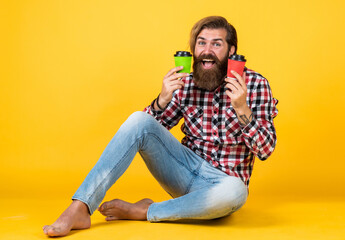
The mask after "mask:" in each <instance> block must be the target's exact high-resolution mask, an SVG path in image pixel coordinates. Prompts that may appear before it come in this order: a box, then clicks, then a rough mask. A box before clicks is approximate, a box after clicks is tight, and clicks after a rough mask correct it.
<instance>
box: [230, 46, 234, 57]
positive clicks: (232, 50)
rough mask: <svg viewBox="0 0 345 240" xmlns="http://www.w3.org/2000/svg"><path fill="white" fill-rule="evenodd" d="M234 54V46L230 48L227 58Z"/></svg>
mask: <svg viewBox="0 0 345 240" xmlns="http://www.w3.org/2000/svg"><path fill="white" fill-rule="evenodd" d="M234 53H235V46H231V48H230V51H229V57H230V56H231V55H232V54H234Z"/></svg>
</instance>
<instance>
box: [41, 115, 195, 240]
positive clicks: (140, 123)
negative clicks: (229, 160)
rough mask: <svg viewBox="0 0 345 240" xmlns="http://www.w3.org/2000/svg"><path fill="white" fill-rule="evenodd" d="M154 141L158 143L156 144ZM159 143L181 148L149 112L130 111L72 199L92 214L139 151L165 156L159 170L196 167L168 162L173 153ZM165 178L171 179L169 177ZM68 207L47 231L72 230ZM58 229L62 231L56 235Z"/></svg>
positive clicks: (183, 188)
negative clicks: (67, 222)
mask: <svg viewBox="0 0 345 240" xmlns="http://www.w3.org/2000/svg"><path fill="white" fill-rule="evenodd" d="M157 143H159V144H160V145H158V146H157V145H155V144H157ZM175 145H176V146H175ZM160 146H164V149H165V150H167V149H173V150H175V149H177V148H178V147H183V146H182V145H181V144H180V143H179V142H178V141H177V140H176V139H175V138H174V137H173V136H172V135H171V133H170V132H169V131H168V130H166V129H165V128H164V127H163V126H161V125H160V124H159V123H158V122H157V121H156V120H155V119H154V118H152V117H151V116H149V115H148V114H146V113H143V112H137V113H134V114H132V115H131V116H130V117H129V118H128V120H127V121H126V122H125V123H124V124H123V125H122V126H121V128H120V129H119V131H118V132H117V133H116V135H115V136H114V138H113V139H112V140H111V141H110V143H109V144H108V146H107V147H106V149H105V150H104V152H103V154H102V155H101V157H100V159H99V161H98V162H97V164H96V165H95V166H94V168H93V169H92V170H91V171H90V173H89V174H88V176H87V177H86V179H85V180H84V182H83V183H82V185H81V186H80V187H79V189H78V190H77V192H76V193H75V195H74V196H73V200H79V201H81V202H83V203H84V204H85V205H86V206H87V208H88V211H89V214H92V213H93V212H94V211H95V210H96V209H97V207H98V205H99V204H100V203H101V201H102V200H103V198H104V196H105V194H106V191H107V190H108V189H109V188H110V187H111V186H112V185H113V184H114V183H115V182H116V180H117V179H118V178H119V177H120V176H121V175H122V174H123V173H124V172H125V170H126V169H127V168H128V166H129V165H130V163H131V162H132V160H133V158H134V156H135V154H136V153H137V152H138V151H140V152H143V153H147V152H153V153H152V156H156V157H161V159H164V161H156V164H155V165H156V166H159V163H161V164H163V166H160V167H158V169H165V168H166V167H167V166H169V163H172V164H175V165H176V164H177V165H179V166H184V169H186V170H187V168H190V167H195V166H194V165H193V164H191V163H188V164H185V163H182V162H179V161H178V159H177V160H176V161H168V160H169V158H170V157H171V156H173V155H174V153H171V152H170V151H165V150H164V151H161V150H160ZM184 149H186V148H184ZM182 152H183V151H182ZM184 152H186V153H181V154H182V155H185V154H187V155H188V154H190V151H189V152H188V151H184ZM181 157H182V156H181ZM173 168H174V167H168V168H167V170H169V171H170V170H171V169H173ZM170 172H171V171H170ZM188 172H189V170H188ZM176 174H177V175H179V174H180V173H178V172H177V173H176ZM166 180H170V177H169V178H168V179H166ZM186 182H190V181H186ZM179 186H180V188H179V191H181V192H183V191H185V187H186V186H183V184H182V183H181V184H180V185H179ZM179 191H177V192H179ZM179 194H181V193H179ZM79 201H78V202H79ZM75 202H77V201H75ZM72 204H73V203H72ZM71 206H72V205H71ZM71 206H70V207H69V208H68V209H66V211H65V212H64V213H63V214H62V215H61V216H60V218H59V219H58V220H57V221H56V222H55V223H54V224H53V225H51V226H46V227H45V230H46V231H45V233H46V234H48V235H51V236H53V235H54V236H61V235H66V234H67V233H68V232H69V231H70V230H71V229H74V226H75V222H74V221H75V218H74V217H73V216H74V215H75V214H76V213H75V212H73V211H72V210H71V209H72V207H71ZM66 216H69V220H68V221H69V222H70V223H69V224H68V226H66V225H65V224H63V222H66V221H67V220H66ZM88 217H89V216H88ZM73 219H74V220H73ZM76 228H77V227H76ZM48 229H59V231H55V232H54V233H53V234H51V232H52V231H48ZM59 232H60V233H63V234H60V235H59Z"/></svg>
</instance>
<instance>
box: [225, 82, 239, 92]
mask: <svg viewBox="0 0 345 240" xmlns="http://www.w3.org/2000/svg"><path fill="white" fill-rule="evenodd" d="M225 87H227V88H229V89H230V90H231V91H232V92H234V91H236V92H237V91H238V88H237V87H236V86H235V85H234V84H232V83H227V84H226V85H225Z"/></svg>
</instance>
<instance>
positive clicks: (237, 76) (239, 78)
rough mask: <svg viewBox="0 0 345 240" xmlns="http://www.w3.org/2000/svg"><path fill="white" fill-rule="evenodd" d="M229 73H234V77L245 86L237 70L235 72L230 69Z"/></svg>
mask: <svg viewBox="0 0 345 240" xmlns="http://www.w3.org/2000/svg"><path fill="white" fill-rule="evenodd" d="M231 73H232V75H234V76H235V77H236V79H237V80H238V81H239V83H240V84H241V85H242V86H245V85H246V83H245V82H244V81H243V79H242V77H241V75H240V74H238V73H237V72H235V71H234V70H231Z"/></svg>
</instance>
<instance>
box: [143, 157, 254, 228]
mask: <svg viewBox="0 0 345 240" xmlns="http://www.w3.org/2000/svg"><path fill="white" fill-rule="evenodd" d="M206 164H208V163H206ZM211 167H212V166H211ZM215 170H217V169H215ZM217 178H218V180H217V182H215V183H205V179H204V178H198V179H197V180H196V181H195V183H193V186H192V191H191V192H190V193H188V194H186V195H184V196H181V197H178V198H175V199H171V200H168V201H164V202H161V203H153V204H152V205H150V207H149V209H148V213H147V220H149V221H151V222H160V221H174V220H179V219H214V218H219V217H224V216H227V215H230V214H231V213H233V212H235V211H237V210H238V209H239V208H241V206H243V204H244V203H245V201H246V199H247V196H248V192H247V187H246V186H245V185H244V183H243V182H242V181H241V180H240V179H239V178H236V177H231V176H223V177H221V179H219V177H217ZM200 182H201V183H200ZM193 188H195V189H193ZM181 206H183V207H181Z"/></svg>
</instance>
